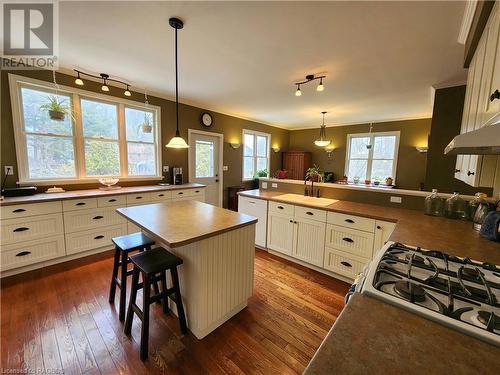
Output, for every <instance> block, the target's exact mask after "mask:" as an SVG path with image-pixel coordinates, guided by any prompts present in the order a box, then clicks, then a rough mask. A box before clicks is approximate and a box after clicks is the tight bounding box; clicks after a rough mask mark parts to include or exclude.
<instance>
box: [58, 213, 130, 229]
mask: <svg viewBox="0 0 500 375" xmlns="http://www.w3.org/2000/svg"><path fill="white" fill-rule="evenodd" d="M124 223H126V219H125V218H124V217H122V216H121V215H120V214H118V213H117V212H116V211H115V208H114V207H109V208H100V209H99V208H97V209H91V210H85V211H83V210H82V211H73V212H65V213H64V228H65V232H66V233H72V232H78V231H82V230H87V229H93V228H100V227H103V226H108V225H116V224H124Z"/></svg>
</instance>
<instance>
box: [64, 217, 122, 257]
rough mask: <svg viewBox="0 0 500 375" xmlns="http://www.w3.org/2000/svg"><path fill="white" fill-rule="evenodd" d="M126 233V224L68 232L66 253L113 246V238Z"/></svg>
mask: <svg viewBox="0 0 500 375" xmlns="http://www.w3.org/2000/svg"><path fill="white" fill-rule="evenodd" d="M124 234H127V225H126V224H121V225H113V226H109V227H103V228H100V229H92V230H86V231H83V232H77V233H70V234H67V235H66V254H68V255H69V254H76V253H81V252H83V251H87V250H92V249H99V248H101V247H113V242H111V239H112V238H113V237H118V236H123V235H124Z"/></svg>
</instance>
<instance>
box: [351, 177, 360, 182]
mask: <svg viewBox="0 0 500 375" xmlns="http://www.w3.org/2000/svg"><path fill="white" fill-rule="evenodd" d="M352 181H353V182H354V183H355V184H359V176H354V177H353V178H352Z"/></svg>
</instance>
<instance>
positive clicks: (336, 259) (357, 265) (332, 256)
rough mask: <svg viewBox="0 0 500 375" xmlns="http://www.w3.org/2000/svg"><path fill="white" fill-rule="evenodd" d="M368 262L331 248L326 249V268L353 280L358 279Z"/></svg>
mask: <svg viewBox="0 0 500 375" xmlns="http://www.w3.org/2000/svg"><path fill="white" fill-rule="evenodd" d="M368 262H369V260H368V259H365V258H361V257H356V256H355V255H352V254H348V253H344V252H342V251H338V250H335V249H332V248H330V247H326V249H325V261H324V268H325V269H327V270H329V271H332V272H335V273H338V274H340V275H343V276H347V277H349V278H351V279H354V278H356V276H357V275H358V274H359V273H360V272H361V271H363V268H364V267H365V266H366V264H367V263H368Z"/></svg>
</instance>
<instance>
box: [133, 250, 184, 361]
mask: <svg viewBox="0 0 500 375" xmlns="http://www.w3.org/2000/svg"><path fill="white" fill-rule="evenodd" d="M130 261H131V262H132V263H133V264H134V269H133V273H132V288H131V290H130V300H129V304H128V309H127V319H126V320H125V334H126V335H130V333H131V331H132V321H133V319H134V313H135V314H136V315H137V317H138V318H139V319H140V320H141V321H142V325H141V359H142V360H143V361H144V360H146V358H147V357H148V341H149V305H150V304H152V303H154V302H158V301H161V304H162V306H163V312H164V313H165V314H167V313H168V312H169V310H168V299H169V298H170V299H171V300H172V301H173V302H175V305H176V307H177V316H178V317H179V324H180V328H181V332H182V333H183V334H186V333H187V324H186V316H185V314H184V307H183V305H182V297H181V291H180V288H179V276H178V274H177V266H180V265H181V264H182V259H181V258H179V257H178V256H176V255H174V254H172V253H170V252H168V251H167V250H165V249H163V248H161V247H157V248H155V249H152V250H149V251H145V252H142V253H138V254H134V255H131V256H130ZM167 271H170V275H171V276H172V287H171V288H167ZM140 274H141V275H142V280H143V282H142V283H139V275H140ZM158 274H159V276H158ZM158 281H160V282H161V292H158V291H157V290H156V289H155V295H153V296H151V285H154V283H156V282H158ZM141 288H142V289H143V297H142V310H141V309H140V308H139V306H137V304H136V299H137V291H138V290H139V289H141Z"/></svg>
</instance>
